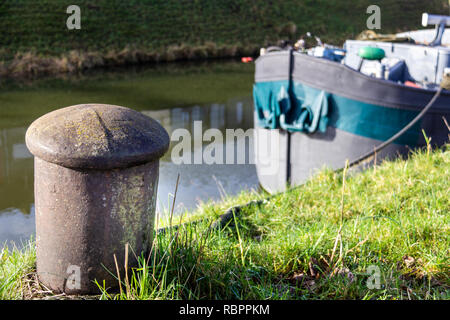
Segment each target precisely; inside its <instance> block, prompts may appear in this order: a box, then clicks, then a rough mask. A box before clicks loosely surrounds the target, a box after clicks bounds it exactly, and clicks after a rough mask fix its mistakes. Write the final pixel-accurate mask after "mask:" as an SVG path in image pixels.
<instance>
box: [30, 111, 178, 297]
mask: <svg viewBox="0 0 450 320" xmlns="http://www.w3.org/2000/svg"><path fill="white" fill-rule="evenodd" d="M26 143H27V146H28V148H29V150H30V151H31V152H32V153H33V155H34V156H35V211H36V247H37V248H36V250H37V252H36V261H37V273H38V277H39V279H40V281H41V282H42V283H43V284H45V285H46V286H47V287H49V288H50V289H52V290H54V291H55V292H66V293H70V294H87V293H92V292H95V291H96V290H97V286H96V285H95V283H94V280H97V281H98V282H99V283H102V282H103V280H105V284H106V286H107V287H115V286H116V285H117V280H116V279H114V277H113V276H111V274H110V273H111V272H112V273H115V272H114V270H115V264H114V255H116V257H117V259H118V261H119V267H121V269H122V270H121V273H122V274H123V263H120V262H122V261H124V260H125V256H124V255H125V250H124V249H125V245H126V244H127V243H128V244H129V246H130V247H131V249H132V250H130V252H131V251H134V252H135V253H136V254H137V255H139V254H140V253H141V252H146V251H147V250H148V248H149V246H150V245H151V242H152V235H153V223H154V212H155V205H156V194H157V184H158V175H159V158H160V157H161V156H162V155H163V154H164V153H165V152H166V151H167V149H168V146H169V136H168V134H167V132H166V131H165V130H164V128H163V127H162V126H161V125H160V124H159V123H158V122H157V121H155V120H153V119H151V118H149V117H147V116H145V115H143V114H141V113H139V112H137V111H134V110H131V109H128V108H124V107H119V106H112V105H102V104H85V105H76V106H71V107H67V108H63V109H59V110H56V111H53V112H50V113H48V114H46V115H44V116H42V117H41V118H39V119H37V120H36V121H35V122H33V123H32V124H31V126H30V127H29V128H28V130H27V134H26ZM128 261H129V266H128V267H133V266H135V265H136V263H137V261H135V259H134V256H133V258H132V257H129V259H128Z"/></svg>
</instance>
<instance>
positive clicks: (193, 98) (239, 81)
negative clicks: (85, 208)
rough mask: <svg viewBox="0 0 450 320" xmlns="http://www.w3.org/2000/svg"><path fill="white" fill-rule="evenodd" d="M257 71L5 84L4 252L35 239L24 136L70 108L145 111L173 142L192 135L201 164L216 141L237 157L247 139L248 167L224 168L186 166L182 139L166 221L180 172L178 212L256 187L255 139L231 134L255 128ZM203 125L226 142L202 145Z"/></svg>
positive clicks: (1, 116) (240, 68)
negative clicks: (54, 113) (55, 112)
mask: <svg viewBox="0 0 450 320" xmlns="http://www.w3.org/2000/svg"><path fill="white" fill-rule="evenodd" d="M253 72H254V70H253V65H251V64H241V63H238V62H234V61H231V62H230V61H228V62H214V63H201V64H198V63H197V64H192V63H191V64H167V65H160V66H149V67H140V68H127V69H118V70H113V71H101V72H99V71H97V72H93V73H90V74H83V75H77V76H70V77H67V78H59V79H44V80H38V81H33V82H31V83H24V82H20V83H18V82H11V83H5V82H3V83H0V247H1V246H2V245H3V244H5V243H6V244H7V245H11V243H15V244H16V245H17V246H19V247H20V246H21V243H24V241H27V240H28V239H30V237H32V236H34V233H35V223H34V196H33V174H34V172H33V156H32V155H31V154H30V152H29V151H28V149H27V147H26V145H25V132H26V129H27V127H28V126H29V125H30V123H31V122H32V121H33V120H34V119H36V118H38V117H39V116H41V115H43V114H45V113H47V112H50V111H52V110H56V109H59V108H62V107H65V106H70V105H74V104H81V103H106V104H115V105H121V106H126V107H129V108H133V109H135V110H138V111H141V112H143V113H144V114H146V115H148V116H151V117H153V118H154V119H156V120H158V121H159V122H160V123H161V124H162V125H163V126H164V127H165V128H166V130H167V131H168V133H169V135H170V136H172V134H173V133H174V132H178V133H180V132H185V133H186V132H189V133H191V134H192V137H191V140H192V143H191V146H192V148H191V149H190V150H188V151H187V152H188V156H187V158H191V159H194V158H197V159H199V157H197V156H196V154H198V153H199V154H200V159H201V158H202V157H201V155H202V152H203V151H204V150H205V147H206V146H208V145H210V144H211V143H215V146H216V147H220V148H223V150H224V153H226V150H229V149H227V148H228V147H229V146H228V145H226V144H227V143H229V144H230V146H231V148H234V153H235V154H236V153H238V150H236V146H237V145H238V140H239V139H244V140H243V142H244V144H243V145H244V146H245V153H246V161H245V163H244V164H236V161H235V162H234V163H232V164H223V165H221V164H207V163H204V162H203V161H202V162H201V163H197V164H187V163H184V164H183V163H182V164H180V163H179V162H180V157H181V156H183V159H187V158H186V156H185V154H180V153H179V152H178V151H179V148H177V152H172V151H174V147H175V146H176V145H177V144H179V143H180V142H181V139H180V140H177V141H175V140H174V141H172V142H171V146H170V148H169V151H168V152H167V153H166V155H165V156H164V157H163V158H162V159H161V163H160V176H159V188H158V200H157V201H158V206H157V210H158V211H159V212H160V214H161V215H164V214H167V212H168V211H169V210H170V207H171V205H172V201H173V193H174V190H175V186H176V181H177V176H178V174H179V175H180V183H179V186H178V192H177V197H176V205H175V213H176V214H181V213H182V212H186V211H187V210H193V209H195V208H196V207H197V206H198V205H199V204H200V203H202V202H207V201H210V200H212V201H216V200H220V199H221V198H222V197H224V196H226V195H234V194H237V193H238V192H240V191H241V190H243V189H251V188H253V189H256V188H257V186H258V180H257V177H256V169H255V167H254V165H253V164H251V162H252V161H251V159H250V158H251V152H250V149H249V147H251V142H252V141H251V140H252V138H251V137H247V138H246V137H241V138H237V139H235V140H233V141H229V140H228V141H227V140H226V139H225V137H226V135H225V130H226V129H243V130H247V129H249V128H252V127H253V105H252V98H251V88H252V83H253ZM196 121H201V122H196ZM199 124H201V125H200V126H199ZM200 127H201V129H200V131H202V133H203V132H205V131H206V130H208V129H218V130H220V132H222V133H223V136H224V139H223V141H220V139H219V140H218V141H215V140H214V141H204V142H203V143H201V144H200V145H199V144H198V143H195V142H194V141H193V140H194V138H195V136H194V131H195V130H197V131H199V130H198V129H199V128H200ZM179 129H186V130H187V131H180V130H179ZM194 129H195V130H194ZM176 130H178V131H176ZM216 132H217V131H216ZM202 133H200V134H199V132H197V133H196V134H197V137H199V136H200V137H202ZM211 140H212V139H211ZM241 142H242V141H241ZM233 143H234V144H233ZM185 150H186V149H185ZM216 150H218V149H216ZM239 152H242V150H239ZM224 157H225V156H224ZM185 162H187V161H185ZM193 162H194V161H192V162H191V163H193ZM197 162H198V161H197Z"/></svg>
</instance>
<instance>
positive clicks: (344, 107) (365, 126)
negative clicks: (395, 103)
mask: <svg viewBox="0 0 450 320" xmlns="http://www.w3.org/2000/svg"><path fill="white" fill-rule="evenodd" d="M288 85H289V81H270V82H258V83H255V84H254V88H253V95H254V102H255V109H256V112H257V113H258V112H259V113H260V115H261V114H264V115H266V116H267V115H270V114H273V115H274V116H273V117H272V118H273V119H272V123H271V126H270V128H272V129H274V128H279V127H280V126H279V120H276V119H279V116H280V114H282V113H285V118H286V119H288V121H290V122H292V123H296V122H297V119H296V116H297V115H298V114H299V112H298V110H295V109H300V108H299V105H300V106H303V107H304V106H305V105H308V103H309V102H308V101H313V100H314V96H316V97H319V95H321V94H323V92H322V91H321V90H318V89H315V88H312V87H309V86H305V85H304V84H302V83H299V82H294V83H293V86H292V87H291V88H290V95H291V99H290V101H291V104H290V105H289V106H287V105H286V103H287V102H286V99H283V92H285V90H286V89H287V88H288ZM326 96H327V99H328V113H327V115H326V117H324V116H323V115H322V117H321V118H320V120H319V121H320V122H321V123H320V125H319V126H318V131H322V132H323V130H324V127H326V126H327V125H328V126H331V127H334V128H336V129H339V130H343V131H346V132H349V133H353V134H356V135H359V136H363V137H367V138H371V139H376V140H381V141H385V140H387V139H389V138H390V137H392V136H393V135H394V134H396V133H397V132H398V131H400V130H401V129H402V128H403V127H404V126H406V125H407V124H408V123H409V122H410V121H411V120H412V119H413V118H414V117H415V116H416V115H417V114H418V113H417V112H414V111H410V110H404V109H400V108H398V109H396V108H388V107H384V106H379V105H374V104H369V103H364V102H361V101H356V100H352V99H348V98H345V97H342V96H339V95H335V94H331V93H326ZM292 101H293V103H292ZM293 104H294V106H293ZM289 107H290V108H289ZM322 113H323V111H322ZM316 116H320V115H313V116H312V117H311V121H312V119H314V118H315V117H316ZM274 119H275V120H274ZM315 120H317V119H315ZM263 122H264V121H261V122H260V123H259V125H263ZM266 127H269V126H266ZM420 135H421V132H420V124H419V123H418V124H416V125H415V126H413V127H412V128H411V129H410V130H408V131H407V132H406V133H405V134H404V135H403V136H401V137H400V138H399V139H397V141H395V143H397V144H402V145H410V146H415V145H416V144H417V142H418V141H419V137H420Z"/></svg>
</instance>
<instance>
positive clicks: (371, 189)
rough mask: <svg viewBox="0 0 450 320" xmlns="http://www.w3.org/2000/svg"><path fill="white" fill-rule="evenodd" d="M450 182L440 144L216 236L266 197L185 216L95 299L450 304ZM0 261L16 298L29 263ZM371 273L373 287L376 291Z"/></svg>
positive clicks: (302, 194) (317, 186)
mask: <svg viewBox="0 0 450 320" xmlns="http://www.w3.org/2000/svg"><path fill="white" fill-rule="evenodd" d="M449 176H450V147H449V146H447V147H445V148H444V149H442V150H435V151H433V152H431V153H429V152H427V151H426V150H424V151H418V152H416V153H415V154H413V155H412V156H411V158H410V159H408V160H406V161H405V160H396V161H393V162H384V163H382V164H381V165H379V166H377V167H376V168H375V169H370V170H367V171H365V172H362V173H358V174H351V175H349V174H346V173H345V172H340V173H336V172H333V171H331V170H326V169H324V170H323V171H322V172H320V173H319V174H318V175H317V176H315V177H314V178H313V179H312V180H310V181H309V182H308V183H306V184H305V185H303V186H301V187H299V188H295V189H292V190H290V191H287V192H285V193H282V194H279V195H276V196H274V197H272V198H270V199H269V200H268V201H266V202H265V203H264V204H262V205H261V206H259V207H256V206H254V207H249V208H247V209H244V210H243V211H242V212H241V214H240V215H238V216H235V217H234V219H232V221H231V222H230V223H229V224H228V225H227V226H226V227H224V228H222V229H215V230H209V229H208V227H209V226H210V224H211V222H212V221H214V219H216V218H217V217H218V216H219V215H220V214H222V213H223V212H224V211H225V209H226V208H228V207H229V206H232V205H238V204H243V203H246V202H248V201H249V200H252V199H262V198H265V197H266V196H267V195H264V194H259V193H256V192H250V191H245V192H243V193H241V194H240V195H239V196H236V197H229V198H227V199H225V200H224V201H223V202H220V203H207V204H203V205H202V206H201V207H200V209H199V210H198V211H197V212H195V213H194V215H193V216H190V217H188V219H181V218H180V220H183V221H186V220H192V219H197V218H202V219H204V220H202V222H200V223H197V224H192V225H184V226H182V227H180V228H179V229H177V230H176V231H172V232H167V233H165V234H160V235H158V237H157V240H156V241H155V242H154V247H153V249H152V252H151V254H150V255H149V257H147V258H145V257H141V258H140V259H139V262H140V268H138V269H134V270H132V271H129V274H128V278H129V279H130V280H129V282H128V283H126V282H125V281H124V279H121V280H122V291H121V292H119V293H117V292H113V291H111V290H107V289H102V290H99V291H100V293H101V296H100V297H101V298H102V299H449V298H450V279H449V275H450V274H449V271H450V270H449V265H450V263H449V250H450V249H449V248H450V239H449V237H450V232H449V231H450V230H449V229H450V214H449V213H450V198H449V194H450V181H449V179H448V177H449ZM177 220H178V218H174V222H173V223H177V222H178V221H177ZM160 225H161V222H160ZM28 255H29V256H30V257H32V255H30V253H25V254H24V256H25V257H27V256H28ZM3 256H4V257H3V258H2V259H0V261H1V262H0V287H1V288H3V289H2V290H1V291H0V296H1V297H4V298H6V297H11V298H14V297H20V290H21V288H20V282H19V281H18V279H19V278H20V275H23V274H25V273H27V272H28V270H29V268H30V265H31V264H30V263H24V262H20V261H28V260H27V259H26V258H18V257H20V256H21V255H20V254H19V253H17V252H13V253H10V252H6V253H4V254H3ZM374 266H375V267H376V268H379V270H380V282H379V284H380V287H379V288H373V287H372V289H371V288H368V286H367V283H368V282H369V283H374V282H373V277H371V274H368V272H369V273H371V272H373V271H371V270H372V269H371V268H374ZM1 270H4V271H3V273H1V272H2V271H1ZM5 270H6V272H5ZM111 271H112V272H113V273H115V272H114V270H111ZM11 275H15V276H11ZM122 277H123V275H122ZM5 279H13V280H9V281H6V282H5ZM4 283H7V285H6V289H5V288H4V287H5V285H4ZM8 283H9V284H8ZM100 287H101V286H100Z"/></svg>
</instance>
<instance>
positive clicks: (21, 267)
mask: <svg viewBox="0 0 450 320" xmlns="http://www.w3.org/2000/svg"><path fill="white" fill-rule="evenodd" d="M35 261H36V251H35V248H34V242H33V241H30V242H29V243H28V244H27V245H26V246H24V248H22V249H20V250H19V249H17V248H16V247H14V248H12V249H8V247H6V246H5V247H4V248H3V249H2V250H1V251H0V300H5V299H22V298H23V293H24V290H25V288H24V282H23V281H22V280H23V279H24V277H25V276H26V275H27V274H29V273H31V272H33V271H34V269H35Z"/></svg>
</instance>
